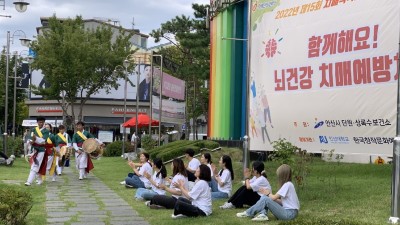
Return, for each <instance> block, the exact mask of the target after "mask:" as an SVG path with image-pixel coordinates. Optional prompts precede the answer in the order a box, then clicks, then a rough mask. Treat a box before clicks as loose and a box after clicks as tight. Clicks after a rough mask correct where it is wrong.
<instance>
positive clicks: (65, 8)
mask: <svg viewBox="0 0 400 225" xmlns="http://www.w3.org/2000/svg"><path fill="white" fill-rule="evenodd" d="M25 1H26V2H29V3H30V5H29V6H28V9H27V11H26V12H24V13H19V12H17V11H16V10H15V8H14V4H13V2H14V0H5V10H3V8H2V7H0V15H11V18H8V17H0V46H1V47H2V46H5V45H6V44H7V42H6V39H7V38H6V36H7V31H10V32H11V35H12V34H13V32H14V31H16V30H23V31H24V32H25V33H26V36H27V38H30V39H33V36H34V35H36V27H40V26H41V24H40V17H50V16H52V15H53V14H56V16H57V17H60V18H67V17H70V18H75V17H76V15H81V16H82V17H83V18H84V19H93V18H95V17H100V18H107V19H112V20H118V21H119V22H120V24H121V26H122V27H124V28H129V29H131V28H132V21H133V20H134V24H135V25H134V28H135V29H139V30H140V32H141V33H143V34H149V33H150V32H151V31H152V30H153V29H157V28H159V27H160V25H161V23H164V22H166V21H169V20H170V19H172V18H174V17H175V16H178V15H186V16H190V17H191V18H193V17H194V16H193V10H192V3H200V4H209V2H210V1H209V0H25ZM2 2H3V0H0V5H2ZM18 38H19V37H16V42H15V43H14V44H12V45H11V47H10V51H11V52H13V51H22V50H23V49H26V48H24V47H22V46H21V45H20V43H19V41H17V39H18ZM154 45H155V44H154V41H153V39H152V38H149V41H148V46H147V47H152V46H154Z"/></svg>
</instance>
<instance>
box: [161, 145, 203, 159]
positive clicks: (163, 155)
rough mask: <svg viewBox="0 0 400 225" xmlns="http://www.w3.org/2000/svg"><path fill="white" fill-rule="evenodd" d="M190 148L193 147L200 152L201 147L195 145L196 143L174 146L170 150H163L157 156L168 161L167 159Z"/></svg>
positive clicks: (182, 153) (196, 151) (177, 155)
mask: <svg viewBox="0 0 400 225" xmlns="http://www.w3.org/2000/svg"><path fill="white" fill-rule="evenodd" d="M188 148H191V149H193V150H194V152H195V154H198V153H199V152H200V148H199V147H197V146H194V145H189V146H185V147H180V148H174V149H171V150H169V151H164V152H161V153H159V154H158V155H157V156H156V157H157V158H160V159H162V160H163V161H167V160H170V159H173V158H176V157H179V156H182V155H184V154H185V152H186V149H188Z"/></svg>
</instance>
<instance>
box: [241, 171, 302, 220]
mask: <svg viewBox="0 0 400 225" xmlns="http://www.w3.org/2000/svg"><path fill="white" fill-rule="evenodd" d="M276 174H277V176H278V185H279V187H280V188H279V191H278V192H277V193H276V194H272V191H271V190H268V189H266V188H262V189H261V190H260V191H261V193H262V194H263V196H262V197H261V198H260V200H258V201H257V203H256V204H254V205H253V206H252V207H250V208H249V209H248V210H246V211H244V212H241V213H237V214H236V216H237V217H253V216H255V215H256V214H257V213H258V212H261V213H260V214H259V215H258V216H256V217H254V218H253V219H252V220H254V221H266V220H268V216H267V215H266V214H267V213H268V210H270V211H271V213H272V214H273V215H274V216H275V217H276V218H277V219H279V220H293V219H294V218H296V216H297V214H298V213H299V209H300V203H299V199H298V198H297V194H296V190H295V188H294V185H293V183H292V170H291V168H290V166H289V165H286V164H283V165H281V166H280V167H279V168H278V169H277V170H276Z"/></svg>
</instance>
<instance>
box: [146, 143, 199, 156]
mask: <svg viewBox="0 0 400 225" xmlns="http://www.w3.org/2000/svg"><path fill="white" fill-rule="evenodd" d="M194 143H195V142H193V141H188V140H182V141H175V142H172V143H168V144H166V145H163V146H161V147H157V148H154V149H152V150H151V151H148V153H149V155H150V158H155V157H157V155H158V154H159V153H161V152H164V151H170V150H171V149H175V148H181V147H186V148H188V146H191V145H193V144H194Z"/></svg>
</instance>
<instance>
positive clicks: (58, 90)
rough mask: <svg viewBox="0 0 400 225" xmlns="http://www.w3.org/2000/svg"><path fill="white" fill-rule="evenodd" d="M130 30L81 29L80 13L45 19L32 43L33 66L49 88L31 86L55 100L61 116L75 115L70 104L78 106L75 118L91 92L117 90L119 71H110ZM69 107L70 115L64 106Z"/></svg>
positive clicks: (125, 48) (126, 45) (125, 49)
mask: <svg viewBox="0 0 400 225" xmlns="http://www.w3.org/2000/svg"><path fill="white" fill-rule="evenodd" d="M132 35H133V33H130V32H128V31H127V30H124V29H122V28H120V29H119V32H118V33H117V34H115V33H113V31H112V29H111V26H108V25H105V24H104V25H102V26H99V27H97V28H96V29H89V28H87V29H86V28H85V26H84V21H83V20H82V18H81V17H80V16H77V17H76V18H75V19H66V20H61V19H58V18H57V17H56V16H53V17H51V18H50V19H49V25H48V27H46V28H45V29H43V33H42V34H41V35H39V36H38V38H37V41H36V42H34V43H33V44H32V49H33V50H34V51H36V53H37V57H36V58H35V61H34V63H33V68H34V69H41V70H42V73H43V74H44V79H45V80H46V81H47V82H48V83H49V86H50V87H49V88H41V87H33V88H34V91H35V93H36V94H39V95H42V96H43V98H45V99H52V100H57V101H58V103H59V104H60V105H61V107H62V109H63V112H64V115H65V116H71V117H72V119H73V120H75V118H76V113H75V111H74V107H73V106H74V105H75V104H78V105H79V113H78V116H77V118H78V120H81V119H82V110H83V106H84V105H85V103H86V101H87V100H88V99H89V98H90V97H91V95H93V94H95V93H97V92H98V91H99V90H101V89H103V90H105V91H106V93H109V92H110V91H111V89H117V88H118V84H117V80H118V79H119V78H122V77H123V74H122V73H116V74H113V71H114V69H115V67H116V66H117V65H119V64H121V63H122V61H123V60H124V59H125V57H126V56H127V55H128V54H129V53H130V47H131V43H130V41H129V40H130V38H131V37H132ZM69 107H71V112H72V113H71V115H68V109H69Z"/></svg>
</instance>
